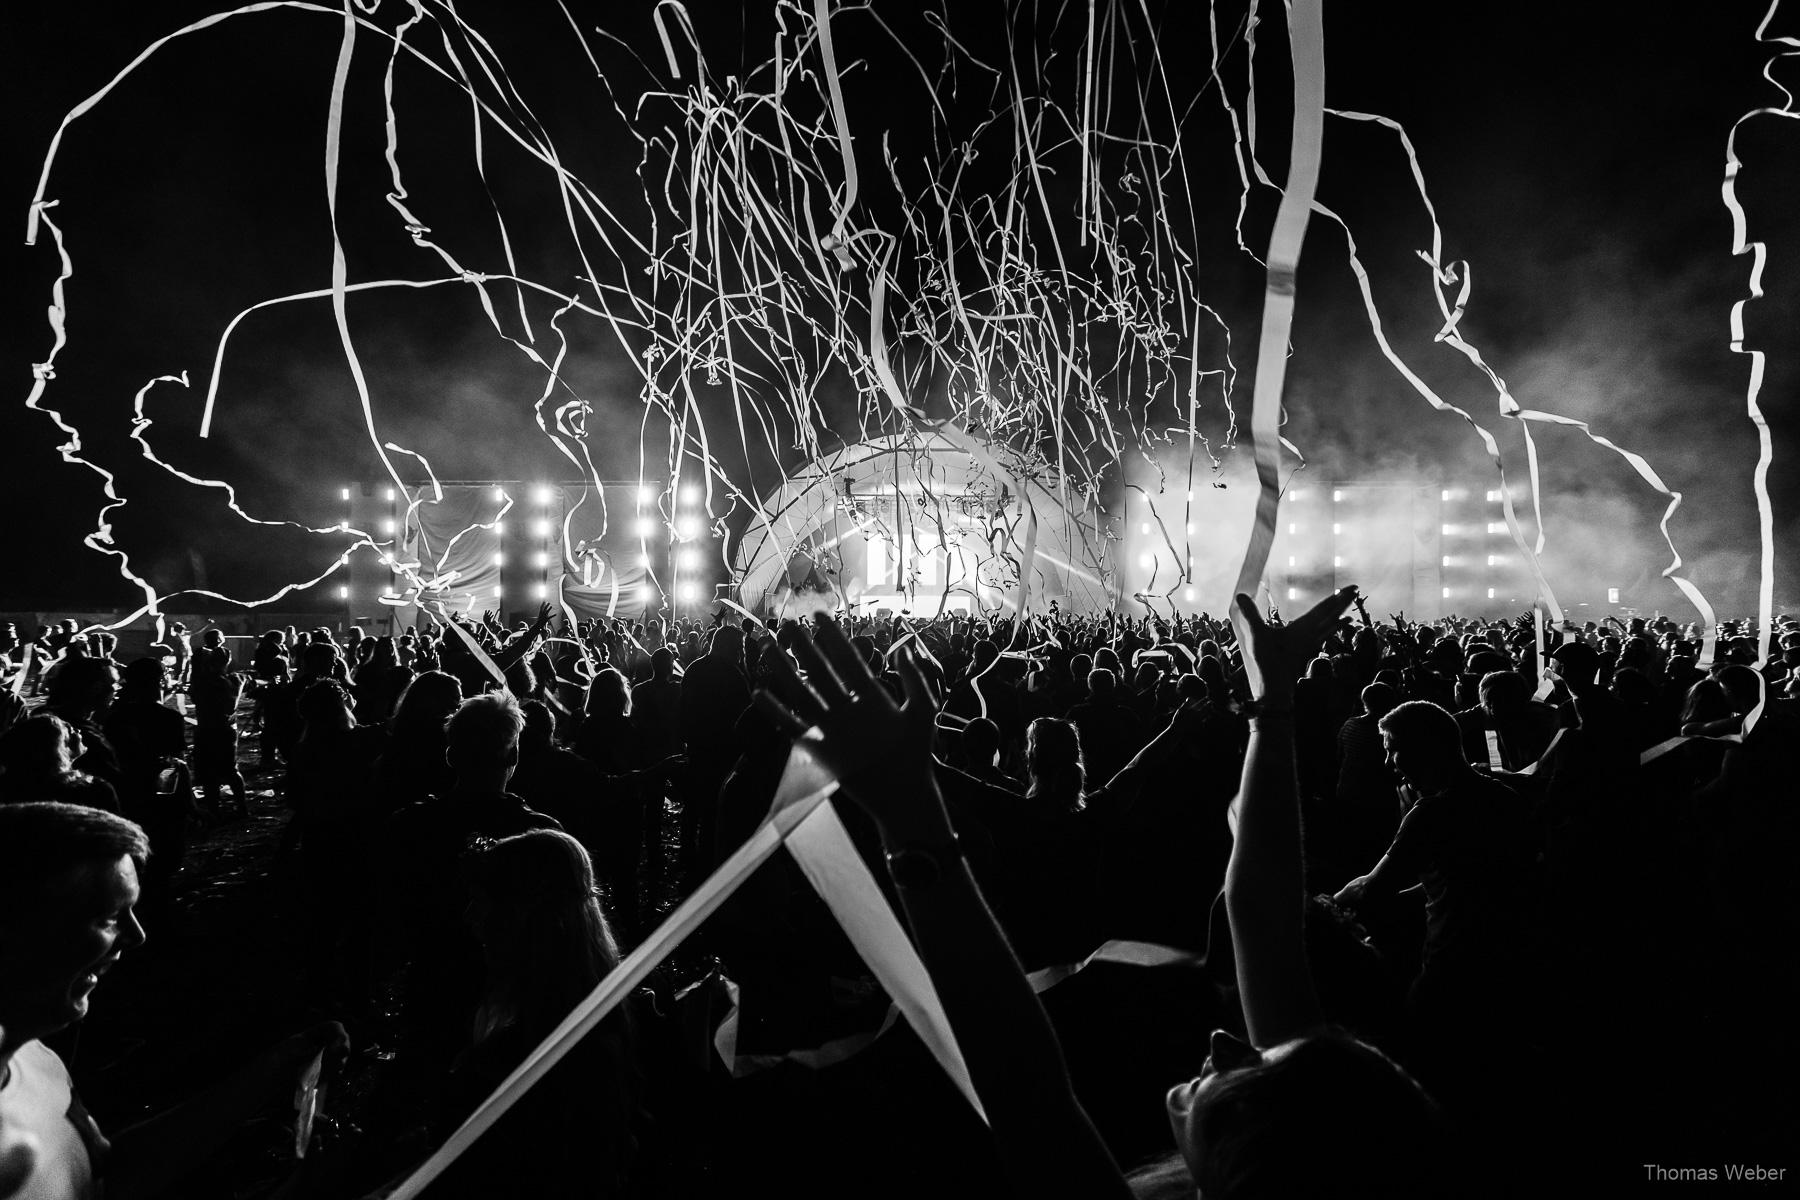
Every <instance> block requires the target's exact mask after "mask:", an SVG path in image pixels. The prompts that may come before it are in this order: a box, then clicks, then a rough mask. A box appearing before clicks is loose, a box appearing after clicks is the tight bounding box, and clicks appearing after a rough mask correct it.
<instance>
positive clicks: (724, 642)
mask: <svg viewBox="0 0 1800 1200" xmlns="http://www.w3.org/2000/svg"><path fill="white" fill-rule="evenodd" d="M709 648H710V649H711V650H712V651H713V652H714V653H715V654H716V653H718V652H720V651H726V650H742V649H743V648H744V631H743V630H742V629H740V628H739V627H738V626H736V625H721V626H719V627H718V628H717V629H715V630H713V635H712V641H711V642H710V643H709Z"/></svg>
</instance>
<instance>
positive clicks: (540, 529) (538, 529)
mask: <svg viewBox="0 0 1800 1200" xmlns="http://www.w3.org/2000/svg"><path fill="white" fill-rule="evenodd" d="M531 532H533V533H535V534H537V535H538V536H539V537H549V536H550V522H548V521H539V522H538V523H537V524H535V525H533V526H532V527H531Z"/></svg>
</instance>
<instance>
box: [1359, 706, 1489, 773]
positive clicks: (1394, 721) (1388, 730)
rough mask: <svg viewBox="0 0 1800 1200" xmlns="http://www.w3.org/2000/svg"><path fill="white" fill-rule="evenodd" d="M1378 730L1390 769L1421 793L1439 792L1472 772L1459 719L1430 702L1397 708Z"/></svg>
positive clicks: (1384, 718) (1385, 718) (1384, 719)
mask: <svg viewBox="0 0 1800 1200" xmlns="http://www.w3.org/2000/svg"><path fill="white" fill-rule="evenodd" d="M1377 728H1379V729H1380V730H1381V747H1382V749H1383V750H1384V751H1385V752H1386V753H1387V762H1388V766H1390V767H1392V768H1393V769H1394V770H1395V771H1397V772H1399V774H1400V777H1401V778H1402V779H1404V780H1406V782H1408V783H1410V784H1411V785H1412V786H1413V787H1415V788H1417V789H1418V790H1419V791H1421V792H1425V793H1431V792H1435V791H1439V790H1441V789H1442V788H1444V787H1445V786H1447V785H1448V784H1450V783H1451V782H1453V781H1454V780H1455V779H1456V778H1457V777H1458V776H1459V775H1462V774H1464V773H1466V772H1467V771H1468V769H1469V768H1468V764H1467V763H1465V762H1463V760H1462V733H1461V731H1460V730H1458V729H1457V726H1456V718H1455V717H1453V716H1451V715H1450V713H1449V712H1448V711H1447V710H1446V709H1444V708H1441V707H1439V706H1438V705H1436V704H1433V703H1432V702H1431V701H1429V700H1409V701H1407V702H1406V703H1405V704H1401V705H1398V706H1396V707H1395V708H1394V710H1393V711H1392V712H1390V713H1388V715H1387V716H1385V717H1383V718H1381V723H1380V724H1379V725H1378V726H1377Z"/></svg>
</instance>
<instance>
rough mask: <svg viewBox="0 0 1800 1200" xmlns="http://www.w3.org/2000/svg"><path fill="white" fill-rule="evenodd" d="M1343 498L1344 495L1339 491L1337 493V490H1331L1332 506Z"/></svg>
mask: <svg viewBox="0 0 1800 1200" xmlns="http://www.w3.org/2000/svg"><path fill="white" fill-rule="evenodd" d="M1343 498H1344V493H1342V492H1340V491H1337V490H1335V489H1334V490H1333V491H1332V493H1331V502H1332V503H1333V504H1336V503H1337V502H1338V501H1340V500H1342V499H1343Z"/></svg>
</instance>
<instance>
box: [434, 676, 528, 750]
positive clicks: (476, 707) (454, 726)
mask: <svg viewBox="0 0 1800 1200" xmlns="http://www.w3.org/2000/svg"><path fill="white" fill-rule="evenodd" d="M524 730H525V714H524V713H523V712H521V711H520V709H519V702H518V701H517V700H514V699H513V697H512V693H511V692H487V693H485V694H483V695H480V696H473V697H471V698H469V699H467V700H464V701H463V702H462V704H461V705H459V706H458V707H457V710H456V712H455V713H454V714H452V715H451V717H450V723H449V724H448V725H446V726H445V727H444V737H445V741H446V742H447V743H448V746H449V751H450V758H451V760H452V762H453V763H457V762H460V763H464V764H467V765H469V766H479V765H494V764H498V763H503V762H506V761H507V760H509V759H510V758H512V757H513V756H514V755H515V754H516V753H517V752H518V748H519V735H520V734H521V733H523V732H524Z"/></svg>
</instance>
